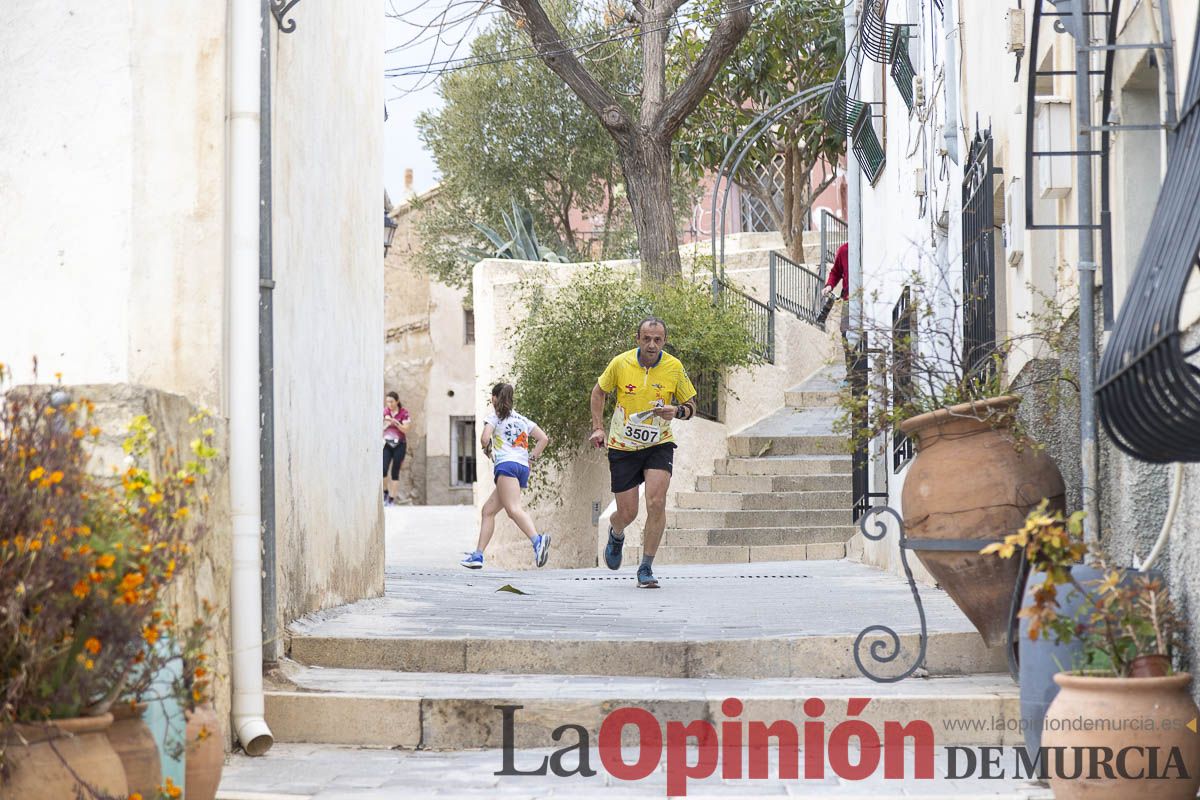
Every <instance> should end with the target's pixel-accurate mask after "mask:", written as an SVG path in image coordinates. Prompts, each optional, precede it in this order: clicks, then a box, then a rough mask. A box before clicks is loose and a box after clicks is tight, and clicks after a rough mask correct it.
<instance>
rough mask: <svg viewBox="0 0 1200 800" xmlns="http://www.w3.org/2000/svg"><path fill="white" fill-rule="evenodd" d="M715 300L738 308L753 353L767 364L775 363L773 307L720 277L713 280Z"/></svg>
mask: <svg viewBox="0 0 1200 800" xmlns="http://www.w3.org/2000/svg"><path fill="white" fill-rule="evenodd" d="M714 285H715V287H716V290H717V292H716V293H717V297H716V299H717V302H719V303H721V304H722V305H723V306H724V307H725V308H739V309H741V311H742V312H743V313H744V314H745V318H746V325H747V326H749V329H750V335H751V336H753V337H754V354H755V355H756V356H758V357H759V358H761V359H762V360H763V361H766V362H767V363H769V364H773V363H775V309H774V308H772V307H771V306H770V305H768V304H767V303H764V302H762V301H761V300H757V299H755V298H753V297H751V296H750V295H748V294H746V293H745V292H743V291H741V290H740V289H737V288H735V287H734V286H733V285H731V284H729V283H727V282H726V281H725V280H723V279H721V278H717V279H716V281H715V282H714Z"/></svg>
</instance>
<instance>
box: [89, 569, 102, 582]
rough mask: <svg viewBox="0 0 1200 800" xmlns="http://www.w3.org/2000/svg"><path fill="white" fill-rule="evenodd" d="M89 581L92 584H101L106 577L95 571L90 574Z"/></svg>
mask: <svg viewBox="0 0 1200 800" xmlns="http://www.w3.org/2000/svg"><path fill="white" fill-rule="evenodd" d="M88 580H89V581H91V582H92V583H99V582H100V581H102V580H104V576H102V575H101V574H100V573H99V572H95V571H93V572H89V573H88Z"/></svg>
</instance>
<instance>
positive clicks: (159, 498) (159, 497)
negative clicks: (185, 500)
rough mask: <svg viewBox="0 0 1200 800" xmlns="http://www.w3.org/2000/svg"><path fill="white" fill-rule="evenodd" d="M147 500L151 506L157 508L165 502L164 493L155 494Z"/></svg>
mask: <svg viewBox="0 0 1200 800" xmlns="http://www.w3.org/2000/svg"><path fill="white" fill-rule="evenodd" d="M146 500H147V502H149V503H150V505H152V506H156V505H158V504H159V503H161V502H162V500H163V496H162V492H154V493H153V494H151V495H150V496H149V497H147V498H146Z"/></svg>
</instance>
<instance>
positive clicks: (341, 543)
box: [0, 0, 383, 618]
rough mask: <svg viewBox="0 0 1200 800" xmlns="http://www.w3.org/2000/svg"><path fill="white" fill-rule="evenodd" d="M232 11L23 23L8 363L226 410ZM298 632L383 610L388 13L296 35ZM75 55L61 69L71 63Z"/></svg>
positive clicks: (291, 134)
mask: <svg viewBox="0 0 1200 800" xmlns="http://www.w3.org/2000/svg"><path fill="white" fill-rule="evenodd" d="M226 27H227V23H226V6H225V4H224V3H215V4H205V5H202V6H200V7H197V8H196V9H192V12H191V13H189V14H186V15H181V14H179V13H178V10H177V9H175V8H173V7H170V6H168V5H164V4H155V3H135V4H125V5H117V6H111V5H108V4H99V5H97V4H89V3H80V2H70V1H68V0H55V2H50V3H35V2H33V1H32V0H14V2H10V3H7V4H5V5H4V6H3V8H2V9H0V92H2V93H3V96H4V97H5V98H6V100H8V101H9V103H10V105H11V108H12V109H13V113H10V114H7V115H4V117H3V119H0V145H3V146H0V200H2V201H3V203H4V207H5V209H6V212H5V213H6V222H5V226H4V229H5V234H4V236H2V237H0V271H2V274H3V279H4V286H5V290H4V291H2V292H0V342H2V343H3V344H2V345H0V347H2V349H3V352H0V360H3V361H5V362H8V363H14V364H15V365H16V366H17V373H18V379H19V380H20V379H24V378H26V377H27V368H26V365H27V364H28V363H29V359H30V358H31V357H32V356H34V355H36V356H38V358H39V359H40V363H41V373H42V375H43V377H44V378H45V377H49V376H50V375H51V374H52V373H54V372H62V373H64V380H66V381H69V382H72V383H85V382H90V383H113V384H122V383H136V384H144V385H147V386H151V387H154V388H156V389H162V390H166V391H169V392H174V393H178V394H181V395H183V396H185V397H187V398H188V399H189V400H190V401H191V402H194V403H196V404H200V405H205V406H209V407H211V408H214V409H215V410H216V411H217V413H219V414H223V413H224V411H225V408H224V403H223V395H224V387H223V369H224V368H223V364H224V359H225V356H226V353H225V348H226V347H227V344H226V341H225V338H226V337H225V329H226V320H225V308H224V306H225V302H224V298H225V248H226V237H225V226H226V224H227V221H226V219H225V201H224V195H225V183H226V152H225V117H226V72H227V54H226V50H225V40H226V35H227V31H226ZM274 43H275V48H274V49H275V64H274V67H275V69H274V84H273V95H274V97H273V100H274V111H275V114H274V123H275V129H274V198H273V200H274V214H275V217H274V219H275V224H274V236H275V242H274V245H275V252H274V258H275V275H276V279H277V281H278V288H277V290H276V293H275V303H276V306H275V309H276V311H275V314H276V316H275V345H276V368H275V385H276V404H277V409H278V418H277V452H276V455H277V468H278V474H279V483H278V486H277V491H278V500H279V506H278V508H279V538H280V541H279V553H280V565H279V567H280V569H279V572H280V581H281V585H280V588H281V597H282V598H283V603H282V606H281V615H282V616H284V617H286V618H290V617H291V616H294V615H296V614H298V613H303V612H304V611H307V610H310V609H311V608H315V607H318V606H320V605H329V604H333V603H337V602H341V601H342V600H345V599H352V598H355V597H359V596H362V595H364V594H369V593H377V592H378V591H381V589H382V574H383V573H382V541H383V537H382V518H381V512H380V508H379V495H378V485H379V452H378V444H379V424H378V417H379V404H380V402H381V397H382V366H383V364H382V361H383V358H382V347H383V341H382V339H383V337H382V336H381V332H382V328H383V321H382V307H383V300H382V297H383V290H382V275H383V271H382V257H383V253H382V241H381V239H382V232H381V224H380V223H381V220H380V218H379V217H380V213H379V212H380V210H381V208H380V206H381V200H382V196H383V191H382V189H383V187H382V178H381V173H382V146H381V134H382V108H383V96H382V85H381V84H380V81H379V76H380V74H381V73H382V51H383V42H382V39H381V33H380V27H379V8H378V7H373V6H354V7H353V8H349V7H347V8H342V7H338V8H336V9H335V8H332V7H330V6H328V5H324V6H323V5H321V4H316V5H314V6H313V7H312V8H311V9H305V13H304V15H302V17H298V27H297V30H296V32H295V33H293V34H289V35H286V36H280V35H278V34H276V35H275V42H274ZM55 54H61V55H62V57H61V58H56V57H54V55H55Z"/></svg>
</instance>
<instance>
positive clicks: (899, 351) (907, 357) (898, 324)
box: [891, 286, 917, 472]
mask: <svg viewBox="0 0 1200 800" xmlns="http://www.w3.org/2000/svg"><path fill="white" fill-rule="evenodd" d="M915 323H916V314H915V312H914V309H913V308H912V304H911V301H910V298H909V288H908V287H907V286H905V287H904V291H902V292H901V293H900V299H899V300H898V301H896V305H895V307H893V308H892V394H891V400H892V408H893V409H894V408H896V407H897V406H900V405H903V404H904V403H907V402H908V400H909V398H911V397H912V350H913V347H914V346H915V345H916V341H915V337H916V335H917V330H916V324H915ZM912 457H913V442H912V439H910V438H908V436H907V435H906V434H904V433H901V432H900V429H899V428H897V429H895V430H893V431H892V471H893V472H899V471H900V470H901V468H902V467H903V466H904V465H905V464H907V463H908V462H909V461H910V460H911V459H912Z"/></svg>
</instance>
